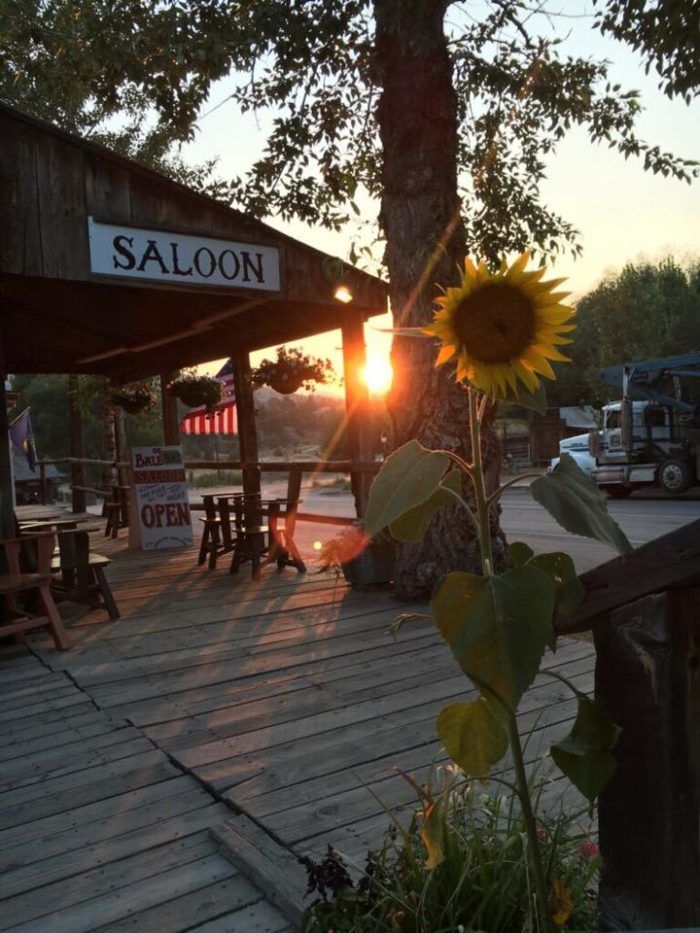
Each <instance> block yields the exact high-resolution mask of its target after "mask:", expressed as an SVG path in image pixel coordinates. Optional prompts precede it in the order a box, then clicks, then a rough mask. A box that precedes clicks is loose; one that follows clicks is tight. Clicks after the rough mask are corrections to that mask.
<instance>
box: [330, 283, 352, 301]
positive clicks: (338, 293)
mask: <svg viewBox="0 0 700 933" xmlns="http://www.w3.org/2000/svg"><path fill="white" fill-rule="evenodd" d="M333 297H334V298H335V300H336V301H341V302H342V303H343V304H344V305H346V304H349V303H350V302H351V301H352V297H353V296H352V292H351V291H350V289H349V288H348V287H347V285H339V286H338V287H337V288H336V290H335V291H334V292H333Z"/></svg>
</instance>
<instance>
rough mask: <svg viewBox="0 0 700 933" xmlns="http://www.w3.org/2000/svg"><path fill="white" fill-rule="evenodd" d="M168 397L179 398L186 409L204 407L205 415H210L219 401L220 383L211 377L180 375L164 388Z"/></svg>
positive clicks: (193, 374) (191, 374)
mask: <svg viewBox="0 0 700 933" xmlns="http://www.w3.org/2000/svg"><path fill="white" fill-rule="evenodd" d="M166 391H167V393H168V395H173V396H174V397H175V398H179V399H180V401H181V402H183V403H184V404H185V405H187V407H188V408H199V407H200V405H205V406H206V409H207V414H211V413H212V412H213V411H214V409H215V408H216V406H217V405H218V404H219V402H220V401H221V393H222V390H221V383H220V382H219V380H218V379H215V378H214V377H213V376H200V375H197V374H196V373H181V374H180V375H179V376H178V377H177V379H173V381H172V382H169V383H168V385H167V386H166Z"/></svg>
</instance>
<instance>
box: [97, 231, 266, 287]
mask: <svg viewBox="0 0 700 933" xmlns="http://www.w3.org/2000/svg"><path fill="white" fill-rule="evenodd" d="M88 229H89V239H90V271H91V272H93V273H95V274H97V275H109V276H122V277H124V278H128V279H151V280H155V281H159V282H164V283H167V284H168V285H190V286H191V285H217V286H220V287H221V286H223V287H224V288H246V289H260V290H262V291H268V292H278V291H279V290H280V251H279V250H278V249H276V248H275V247H272V246H259V245H254V244H251V243H236V242H233V241H231V240H219V239H213V238H211V237H201V236H188V235H187V234H182V233H178V234H175V233H170V232H167V231H163V230H144V229H140V228H137V227H128V226H124V225H116V224H104V223H98V222H97V221H96V220H94V219H93V218H92V217H89V218H88Z"/></svg>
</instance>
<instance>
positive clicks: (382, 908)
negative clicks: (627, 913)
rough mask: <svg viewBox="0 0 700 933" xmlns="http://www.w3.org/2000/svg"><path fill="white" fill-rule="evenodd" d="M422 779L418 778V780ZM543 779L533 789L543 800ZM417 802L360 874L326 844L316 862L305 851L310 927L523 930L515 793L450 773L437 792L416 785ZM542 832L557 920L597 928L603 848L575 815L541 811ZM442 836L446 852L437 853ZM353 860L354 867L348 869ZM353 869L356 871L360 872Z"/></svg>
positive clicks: (560, 924)
mask: <svg viewBox="0 0 700 933" xmlns="http://www.w3.org/2000/svg"><path fill="white" fill-rule="evenodd" d="M414 786H416V785H414ZM545 786H546V785H545V782H543V781H540V782H539V783H537V784H534V785H533V787H532V790H531V793H532V796H533V800H534V805H535V808H536V812H537V807H538V804H539V802H540V798H541V793H542V790H543V789H544V787H545ZM416 790H417V792H418V794H419V798H420V804H421V805H420V808H419V809H418V811H417V812H416V813H415V814H414V816H413V818H412V819H411V822H410V824H409V826H408V827H407V828H406V829H404V828H403V827H402V826H401V824H400V823H398V822H394V823H393V824H392V826H391V827H390V829H389V830H388V831H387V833H386V834H385V837H384V840H383V844H382V846H381V847H380V849H379V850H378V851H376V852H370V853H369V854H368V856H367V860H366V863H365V865H364V868H363V871H362V873H361V874H360V876H359V878H358V877H357V874H358V873H357V872H356V871H354V872H353V873H352V874H351V871H352V869H353V867H354V866H352V865H351V864H349V863H348V862H346V861H345V860H344V859H343V857H342V856H341V855H339V854H338V853H336V852H334V851H333V850H332V849H330V848H329V850H328V853H327V855H326V857H325V858H324V859H322V860H320V861H319V862H313V861H312V860H311V859H308V858H307V859H302V862H303V863H304V864H305V865H306V868H307V872H308V879H309V887H308V893H311V894H315V895H316V900H315V901H314V903H313V905H312V906H311V907H310V908H309V910H308V911H307V913H306V916H305V920H304V924H303V927H302V928H303V929H304V930H310V929H318V930H323V931H327V930H333V931H336V933H340V931H352V933H369V931H372V933H376V931H392V933H442V931H445V933H447V931H450V933H452V931H457V930H462V931H464V933H466V931H483V933H522V931H524V930H534V929H536V926H537V911H536V905H535V903H534V901H533V897H532V893H531V884H530V866H529V860H528V852H527V845H526V843H525V842H524V839H525V835H526V826H525V820H524V818H523V814H522V811H521V809H520V808H519V806H518V803H517V799H516V798H514V797H512V796H503V795H487V794H484V793H480V792H479V790H478V789H477V788H476V786H475V785H470V784H467V783H465V782H463V781H461V780H459V779H456V780H455V779H452V780H451V781H450V782H449V783H448V785H447V787H445V788H443V789H442V790H441V791H440V792H439V793H437V794H436V793H435V791H434V790H433V789H432V788H431V787H430V786H428V787H425V788H424V787H418V786H416ZM536 828H537V834H538V839H539V843H540V849H541V853H542V859H543V864H544V866H545V868H544V871H545V881H546V884H547V887H548V890H549V891H550V892H551V898H550V901H549V904H548V910H549V913H550V915H551V917H552V918H553V923H554V925H555V927H556V929H557V930H571V931H573V930H576V931H577V933H587V931H591V933H592V931H593V930H595V929H596V904H595V901H596V887H597V873H598V865H599V856H598V848H597V846H596V844H595V843H594V842H592V841H591V839H590V837H589V835H588V833H587V831H586V829H585V828H584V826H583V825H582V824H581V823H580V822H579V816H578V815H567V814H566V813H564V812H563V811H561V810H560V811H558V812H557V813H555V814H549V815H545V814H544V813H540V812H537V823H536ZM427 834H429V835H430V836H432V838H433V839H437V840H439V841H440V846H441V849H442V851H443V858H442V860H441V861H440V863H439V864H438V865H435V866H433V865H432V862H431V849H432V848H433V845H431V844H430V843H429V844H428V845H426V835H427ZM349 869H350V870H349ZM353 875H354V878H353Z"/></svg>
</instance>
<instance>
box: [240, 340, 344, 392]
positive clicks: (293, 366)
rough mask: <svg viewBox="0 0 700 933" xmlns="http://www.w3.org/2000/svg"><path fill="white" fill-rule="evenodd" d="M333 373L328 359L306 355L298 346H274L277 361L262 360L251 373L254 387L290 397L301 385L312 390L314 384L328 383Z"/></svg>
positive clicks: (314, 386)
mask: <svg viewBox="0 0 700 933" xmlns="http://www.w3.org/2000/svg"><path fill="white" fill-rule="evenodd" d="M333 374H334V370H333V364H332V363H331V361H330V360H322V359H317V358H316V357H314V356H309V355H308V354H307V353H304V352H303V350H300V349H299V348H298V347H289V348H287V347H277V359H275V360H268V359H264V360H263V361H262V362H261V363H260V365H259V366H257V367H256V368H255V369H253V370H252V372H251V379H252V381H253V385H255V386H270V387H271V388H272V389H274V390H275V392H280V393H282V394H283V395H291V394H292V392H296V391H297V390H298V389H300V388H302V386H303V387H304V388H305V389H306V390H307V391H313V390H314V389H315V388H316V384H317V383H327V382H329V381H330V380H331V378H332V376H333Z"/></svg>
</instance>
